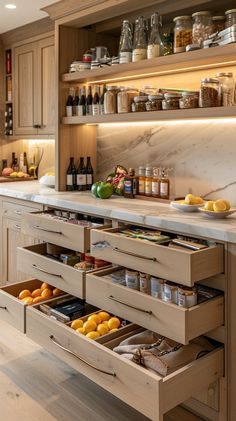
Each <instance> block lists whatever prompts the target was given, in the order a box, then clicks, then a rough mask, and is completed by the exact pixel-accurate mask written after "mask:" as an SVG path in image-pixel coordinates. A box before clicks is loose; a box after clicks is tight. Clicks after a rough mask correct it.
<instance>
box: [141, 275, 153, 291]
mask: <svg viewBox="0 0 236 421" xmlns="http://www.w3.org/2000/svg"><path fill="white" fill-rule="evenodd" d="M139 283H140V291H141V292H143V293H144V294H149V295H150V294H151V282H150V275H148V274H147V273H140V274H139Z"/></svg>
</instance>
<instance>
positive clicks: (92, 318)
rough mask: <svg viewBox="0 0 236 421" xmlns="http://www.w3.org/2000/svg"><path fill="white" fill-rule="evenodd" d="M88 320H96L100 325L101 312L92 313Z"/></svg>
mask: <svg viewBox="0 0 236 421" xmlns="http://www.w3.org/2000/svg"><path fill="white" fill-rule="evenodd" d="M88 320H94V322H95V323H96V324H97V325H99V323H101V321H102V320H101V317H100V316H99V314H91V315H90V316H89V317H88Z"/></svg>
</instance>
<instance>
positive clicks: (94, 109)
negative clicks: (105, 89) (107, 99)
mask: <svg viewBox="0 0 236 421" xmlns="http://www.w3.org/2000/svg"><path fill="white" fill-rule="evenodd" d="M99 102H100V86H95V94H94V96H93V104H92V114H93V115H99V114H100V107H99Z"/></svg>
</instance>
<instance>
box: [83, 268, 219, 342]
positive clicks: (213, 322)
mask: <svg viewBox="0 0 236 421" xmlns="http://www.w3.org/2000/svg"><path fill="white" fill-rule="evenodd" d="M117 269H119V268H110V269H104V270H100V271H98V272H93V273H90V274H88V275H87V277H86V301H87V302H88V303H90V304H93V305H96V306H98V307H101V308H104V309H106V310H107V311H110V312H112V313H114V314H117V315H118V316H120V317H123V318H125V319H128V320H130V321H132V322H134V323H137V324H139V325H141V326H143V327H145V328H147V329H150V330H152V331H153V332H157V333H159V334H161V335H164V336H167V337H168V338H171V339H173V340H175V341H177V342H180V343H182V344H187V343H188V342H189V341H190V340H191V339H194V338H196V337H197V336H200V335H202V334H204V333H207V332H209V331H210V330H212V329H214V328H217V327H219V326H221V325H222V324H223V321H224V298H223V296H218V297H215V298H212V299H210V300H208V301H205V302H203V303H201V304H199V305H196V306H194V307H191V308H182V307H180V306H178V305H176V304H172V303H168V302H165V301H163V300H161V299H159V298H154V297H152V296H150V295H148V294H144V293H142V292H139V291H135V290H133V289H131V288H127V287H126V286H122V285H119V284H117V283H113V282H112V280H111V279H110V278H109V277H108V275H109V274H110V273H112V272H114V271H115V270H117ZM94 291H96V294H94Z"/></svg>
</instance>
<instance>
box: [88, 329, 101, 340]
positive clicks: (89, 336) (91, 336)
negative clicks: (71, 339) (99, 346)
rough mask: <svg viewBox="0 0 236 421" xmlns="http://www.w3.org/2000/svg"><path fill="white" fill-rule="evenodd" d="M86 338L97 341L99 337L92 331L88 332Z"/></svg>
mask: <svg viewBox="0 0 236 421" xmlns="http://www.w3.org/2000/svg"><path fill="white" fill-rule="evenodd" d="M86 336H87V338H89V339H97V338H99V336H100V335H99V333H98V332H95V331H94V330H92V331H91V332H88V333H87V335H86Z"/></svg>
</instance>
